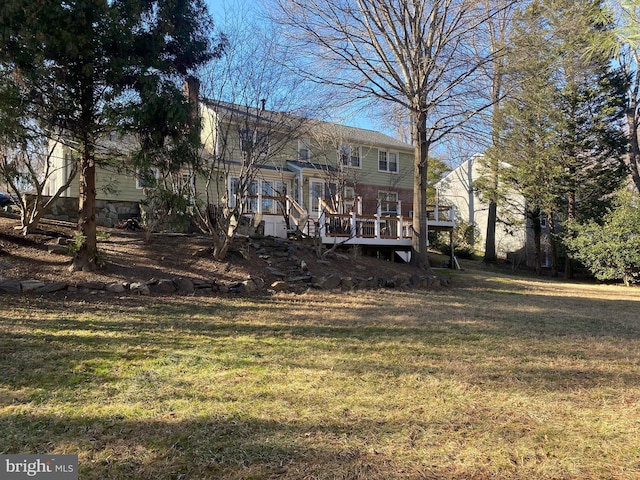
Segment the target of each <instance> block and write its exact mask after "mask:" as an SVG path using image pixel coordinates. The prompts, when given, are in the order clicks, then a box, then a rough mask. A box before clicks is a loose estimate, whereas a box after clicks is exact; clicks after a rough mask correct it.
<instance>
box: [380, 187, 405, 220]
mask: <svg viewBox="0 0 640 480" xmlns="http://www.w3.org/2000/svg"><path fill="white" fill-rule="evenodd" d="M382 195H384V196H386V197H387V198H386V199H383V198H382ZM389 195H395V198H396V199H395V200H389V198H388V196H389ZM378 200H379V201H380V210H381V211H382V213H395V214H397V213H398V202H399V201H400V196H399V195H398V192H391V191H388V190H378ZM393 201H395V203H396V209H395V211H392V210H384V209H382V204H383V203H387V204H388V203H390V202H393Z"/></svg>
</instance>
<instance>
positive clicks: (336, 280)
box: [314, 273, 342, 290]
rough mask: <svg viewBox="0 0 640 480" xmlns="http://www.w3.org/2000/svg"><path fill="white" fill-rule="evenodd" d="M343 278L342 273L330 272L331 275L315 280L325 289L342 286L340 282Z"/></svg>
mask: <svg viewBox="0 0 640 480" xmlns="http://www.w3.org/2000/svg"><path fill="white" fill-rule="evenodd" d="M341 281H342V279H341V278H340V275H337V274H335V273H330V274H329V275H325V276H324V277H322V278H321V279H319V281H317V282H314V283H315V284H316V285H317V286H318V287H320V288H322V289H323V290H333V289H334V288H338V287H339V286H340V282H341Z"/></svg>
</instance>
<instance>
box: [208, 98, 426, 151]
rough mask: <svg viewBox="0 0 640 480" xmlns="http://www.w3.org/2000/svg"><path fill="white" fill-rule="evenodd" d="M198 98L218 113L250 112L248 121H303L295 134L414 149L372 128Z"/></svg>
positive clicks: (294, 125)
mask: <svg viewBox="0 0 640 480" xmlns="http://www.w3.org/2000/svg"><path fill="white" fill-rule="evenodd" d="M201 102H202V104H203V105H205V106H207V107H209V108H211V109H212V110H214V111H216V112H218V113H220V112H222V115H226V116H228V117H232V118H233V117H235V118H243V117H244V118H246V117H247V116H249V120H250V121H260V122H264V123H268V124H271V125H273V126H274V127H276V126H278V125H279V126H280V127H285V126H286V125H287V124H291V126H292V128H300V127H301V126H302V125H304V127H303V128H302V129H301V131H300V132H299V135H298V137H304V136H318V135H320V136H321V135H324V136H326V137H328V138H329V137H331V138H336V139H341V140H343V141H345V142H352V143H357V144H359V145H370V146H376V147H384V148H394V149H399V150H413V149H414V147H413V145H410V144H408V143H405V142H402V141H400V140H398V139H396V138H394V137H391V136H390V135H386V134H384V133H381V132H377V131H375V130H369V129H364V128H358V127H350V126H347V125H342V124H339V123H332V122H327V121H323V120H315V119H311V118H305V117H301V116H299V115H296V114H293V113H287V112H276V111H270V110H262V109H260V108H255V107H249V106H243V105H238V104H233V103H228V102H223V101H218V100H211V99H206V98H205V99H202V100H201Z"/></svg>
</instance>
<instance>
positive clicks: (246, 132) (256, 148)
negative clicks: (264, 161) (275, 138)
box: [239, 128, 271, 159]
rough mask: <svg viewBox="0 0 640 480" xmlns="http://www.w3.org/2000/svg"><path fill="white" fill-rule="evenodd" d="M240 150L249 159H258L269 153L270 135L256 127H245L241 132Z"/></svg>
mask: <svg viewBox="0 0 640 480" xmlns="http://www.w3.org/2000/svg"><path fill="white" fill-rule="evenodd" d="M239 134H240V135H239V136H240V151H241V152H242V153H243V154H244V155H245V158H247V159H256V158H259V157H266V156H268V155H269V149H270V146H271V145H270V140H269V135H268V134H266V133H263V132H260V131H258V130H256V129H250V128H245V129H241V130H240V132H239Z"/></svg>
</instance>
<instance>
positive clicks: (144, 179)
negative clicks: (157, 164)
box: [136, 167, 160, 190]
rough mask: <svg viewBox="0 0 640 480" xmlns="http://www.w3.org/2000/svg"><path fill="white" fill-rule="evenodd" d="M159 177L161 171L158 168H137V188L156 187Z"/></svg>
mask: <svg viewBox="0 0 640 480" xmlns="http://www.w3.org/2000/svg"><path fill="white" fill-rule="evenodd" d="M158 178H160V172H159V171H158V169H157V168H154V167H151V168H145V169H140V168H136V190H142V189H144V188H153V187H155V186H156V183H157V180H158Z"/></svg>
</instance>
